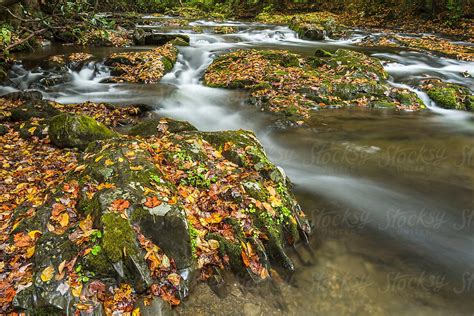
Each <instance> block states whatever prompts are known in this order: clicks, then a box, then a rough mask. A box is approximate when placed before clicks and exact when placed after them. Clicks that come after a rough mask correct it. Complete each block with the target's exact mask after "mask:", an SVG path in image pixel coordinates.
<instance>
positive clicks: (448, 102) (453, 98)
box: [428, 87, 463, 110]
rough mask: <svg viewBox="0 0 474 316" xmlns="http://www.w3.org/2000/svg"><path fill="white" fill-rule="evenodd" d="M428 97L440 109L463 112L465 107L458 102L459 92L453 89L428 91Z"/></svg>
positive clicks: (440, 88) (438, 88)
mask: <svg viewBox="0 0 474 316" xmlns="http://www.w3.org/2000/svg"><path fill="white" fill-rule="evenodd" d="M428 96H429V97H430V98H431V99H432V100H433V101H435V102H436V104H438V105H439V106H440V107H443V108H446V109H457V110H462V109H463V106H462V104H460V102H458V99H457V91H456V89H454V88H451V87H436V88H433V89H430V90H428Z"/></svg>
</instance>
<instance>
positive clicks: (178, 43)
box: [170, 37, 189, 46]
mask: <svg viewBox="0 0 474 316" xmlns="http://www.w3.org/2000/svg"><path fill="white" fill-rule="evenodd" d="M170 43H171V44H173V45H174V46H189V40H188V41H186V40H184V39H183V38H181V37H177V38H175V39H174V40H171V41H170Z"/></svg>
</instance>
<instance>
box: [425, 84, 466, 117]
mask: <svg viewBox="0 0 474 316" xmlns="http://www.w3.org/2000/svg"><path fill="white" fill-rule="evenodd" d="M422 88H423V90H425V91H426V93H427V94H428V96H429V97H430V98H431V99H432V100H433V101H434V102H436V104H437V105H438V106H440V107H442V108H445V109H452V110H462V111H474V95H473V94H472V92H471V91H470V90H469V89H468V88H466V87H464V86H461V85H458V84H454V83H446V82H443V81H441V80H428V81H425V82H424V83H423V85H422Z"/></svg>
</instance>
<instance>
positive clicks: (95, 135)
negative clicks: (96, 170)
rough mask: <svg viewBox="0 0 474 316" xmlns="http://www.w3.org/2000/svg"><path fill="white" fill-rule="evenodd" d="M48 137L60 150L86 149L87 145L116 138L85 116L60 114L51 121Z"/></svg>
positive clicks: (99, 124) (104, 127)
mask: <svg viewBox="0 0 474 316" xmlns="http://www.w3.org/2000/svg"><path fill="white" fill-rule="evenodd" d="M49 135H50V137H51V141H52V142H53V144H55V145H56V146H58V147H60V148H65V147H68V148H73V147H76V148H79V149H82V150H84V149H86V147H87V146H88V145H89V143H91V142H93V141H96V140H100V139H108V138H113V137H116V136H117V134H116V133H114V132H112V131H111V130H109V129H108V128H107V127H106V126H105V125H103V124H102V123H99V122H97V121H96V120H94V119H93V118H91V117H88V116H85V115H74V114H60V115H57V116H55V117H53V118H52V119H51V122H50V123H49Z"/></svg>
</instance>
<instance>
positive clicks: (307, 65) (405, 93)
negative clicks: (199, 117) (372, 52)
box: [204, 49, 424, 128]
mask: <svg viewBox="0 0 474 316" xmlns="http://www.w3.org/2000/svg"><path fill="white" fill-rule="evenodd" d="M387 79H388V73H387V72H386V71H385V70H384V68H383V66H382V64H381V63H380V61H379V60H377V59H375V58H372V57H369V56H367V55H365V54H362V53H359V52H354V51H350V50H344V49H339V50H337V51H335V52H333V53H331V52H327V51H324V50H321V49H319V50H317V51H316V52H315V54H314V56H311V57H307V56H300V55H297V54H293V53H291V52H288V51H274V50H268V51H267V50H238V51H234V52H231V53H227V54H224V55H221V56H219V57H218V58H216V59H215V60H214V62H213V63H212V65H211V66H210V67H209V68H208V69H207V71H206V73H205V75H204V83H205V84H206V85H207V86H210V87H219V88H239V89H248V90H249V95H250V96H249V99H248V103H249V104H251V105H253V106H255V107H257V108H259V109H261V110H262V111H268V112H273V113H276V114H278V115H279V116H280V117H279V118H278V119H277V120H276V123H275V126H277V127H281V128H286V127H289V126H301V125H303V124H304V120H305V119H307V118H308V117H309V115H310V112H311V110H313V109H321V108H325V107H328V108H334V107H346V106H363V107H371V108H381V107H387V105H388V104H390V105H391V106H390V108H393V109H397V110H421V109H423V108H424V104H423V102H422V101H421V100H420V99H419V98H418V97H417V96H416V94H415V93H414V92H411V91H409V90H407V89H400V88H394V87H392V86H391V85H390V84H389V83H388V82H387Z"/></svg>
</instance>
